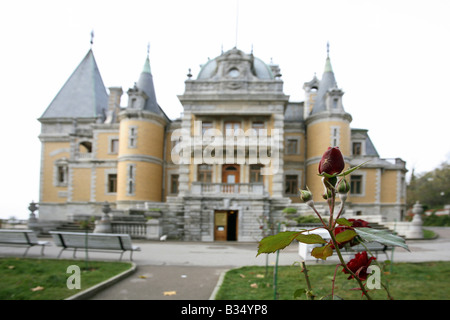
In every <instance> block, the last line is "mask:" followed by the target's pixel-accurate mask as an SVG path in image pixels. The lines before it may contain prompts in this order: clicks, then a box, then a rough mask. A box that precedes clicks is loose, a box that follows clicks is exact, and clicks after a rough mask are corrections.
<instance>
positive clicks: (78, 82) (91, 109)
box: [41, 49, 108, 118]
mask: <svg viewBox="0 0 450 320" xmlns="http://www.w3.org/2000/svg"><path fill="white" fill-rule="evenodd" d="M107 109H108V94H107V92H106V88H105V86H104V84H103V80H102V77H101V75H100V72H99V70H98V66H97V63H96V61H95V58H94V53H93V52H92V49H90V50H89V51H88V53H87V54H86V56H85V57H84V58H83V60H82V61H81V63H80V64H79V65H78V67H77V68H76V69H75V71H74V72H73V73H72V75H71V76H70V77H69V79H68V80H67V81H66V83H65V84H64V85H63V87H62V88H61V89H60V91H59V92H58V94H57V95H56V96H55V98H54V99H53V101H52V102H51V103H50V105H49V106H48V107H47V109H46V110H45V112H44V114H43V115H42V117H41V118H97V117H99V116H102V115H103V112H104V110H107Z"/></svg>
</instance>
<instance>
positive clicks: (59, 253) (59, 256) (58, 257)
mask: <svg viewBox="0 0 450 320" xmlns="http://www.w3.org/2000/svg"><path fill="white" fill-rule="evenodd" d="M65 249H66V248H62V249H61V251H60V252H59V254H58V257H57V258H58V259H59V257H60V256H61V254H62V252H63V251H64V250H65Z"/></svg>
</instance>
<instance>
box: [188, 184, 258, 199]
mask: <svg viewBox="0 0 450 320" xmlns="http://www.w3.org/2000/svg"><path fill="white" fill-rule="evenodd" d="M191 193H192V194H199V195H204V196H217V195H221V196H227V195H229V196H236V195H261V196H262V195H264V185H263V184H262V183H202V182H193V183H192V187H191Z"/></svg>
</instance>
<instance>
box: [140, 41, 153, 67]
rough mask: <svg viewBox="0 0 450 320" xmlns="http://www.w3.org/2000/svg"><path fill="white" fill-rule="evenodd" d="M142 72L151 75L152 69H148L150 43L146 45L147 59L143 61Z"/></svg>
mask: <svg viewBox="0 0 450 320" xmlns="http://www.w3.org/2000/svg"><path fill="white" fill-rule="evenodd" d="M142 72H143V73H149V74H152V69H151V68H150V42H149V43H148V44H147V59H145V63H144V68H143V69H142Z"/></svg>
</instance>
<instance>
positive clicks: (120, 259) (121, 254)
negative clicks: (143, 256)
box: [119, 251, 125, 261]
mask: <svg viewBox="0 0 450 320" xmlns="http://www.w3.org/2000/svg"><path fill="white" fill-rule="evenodd" d="M124 252H125V251H122V252H121V253H120V258H119V261H122V256H123V253H124Z"/></svg>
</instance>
